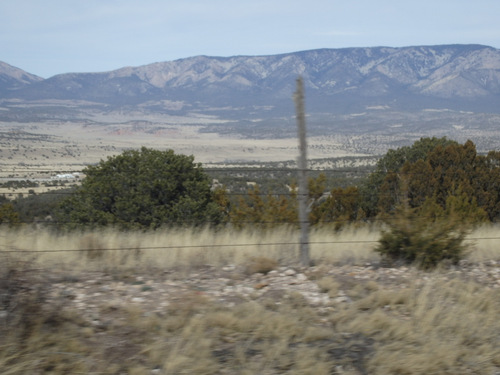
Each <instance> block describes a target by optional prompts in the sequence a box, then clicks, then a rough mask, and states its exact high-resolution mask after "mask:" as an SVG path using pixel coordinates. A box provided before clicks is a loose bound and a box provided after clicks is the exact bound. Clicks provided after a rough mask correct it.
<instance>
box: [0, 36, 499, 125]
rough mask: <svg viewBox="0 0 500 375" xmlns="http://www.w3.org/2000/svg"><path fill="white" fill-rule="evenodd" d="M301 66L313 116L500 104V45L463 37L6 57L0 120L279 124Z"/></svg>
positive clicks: (486, 108) (288, 110)
mask: <svg viewBox="0 0 500 375" xmlns="http://www.w3.org/2000/svg"><path fill="white" fill-rule="evenodd" d="M298 76H302V77H303V79H304V82H305V87H306V110H307V112H308V114H309V115H310V116H312V117H313V118H322V119H324V118H328V116H330V115H331V116H340V115H349V114H357V113H365V112H366V111H370V110H371V111H373V110H374V109H377V110H378V112H377V113H378V114H379V113H380V111H385V112H387V111H392V112H398V113H402V112H415V111H422V110H450V111H458V112H464V111H469V112H474V113H483V114H484V113H487V114H492V113H493V114H498V113H500V50H498V49H495V48H492V47H488V46H482V45H460V44H457V45H438V46H416V47H402V48H391V47H372V48H344V49H317V50H309V51H301V52H293V53H286V54H280V55H270V56H232V57H209V56H195V57H190V58H184V59H179V60H175V61H168V62H157V63H152V64H149V65H144V66H139V67H124V68H120V69H117V70H113V71H109V72H101V73H65V74H59V75H56V76H53V77H50V78H47V79H42V78H40V77H37V76H35V75H33V74H30V73H27V72H24V71H22V70H20V69H18V68H15V67H12V66H10V65H8V64H6V63H2V62H0V109H2V110H1V111H0V120H2V121H14V120H15V121H22V120H23V119H25V116H31V117H30V119H33V116H34V117H35V118H36V117H37V116H39V117H40V118H45V119H46V118H49V117H51V116H52V117H54V118H56V117H58V116H60V117H65V116H66V118H68V116H70V115H72V116H74V115H75V113H76V112H78V111H79V112H78V113H80V114H81V111H84V110H85V108H87V109H88V108H94V109H95V110H99V109H102V110H104V109H105V110H107V111H113V110H118V109H119V110H122V111H123V110H124V109H128V110H132V109H133V110H137V111H143V112H145V113H146V112H147V113H159V114H169V115H180V116H183V115H192V114H197V113H204V114H211V115H213V116H216V117H218V118H221V119H226V120H228V121H229V120H231V121H235V122H241V121H250V122H262V121H269V123H273V124H275V123H277V121H278V120H279V119H282V118H283V116H285V117H287V120H286V121H289V118H290V117H291V116H293V114H294V107H293V101H292V95H293V92H294V90H295V81H296V78H297V77H298ZM33 103H36V108H37V109H36V111H33V110H32V111H29V113H27V112H26V113H24V112H23V111H21V110H19V107H20V105H21V104H31V105H33ZM54 103H57V110H55V109H54V108H55V105H54ZM44 108H45V109H44ZM75 111H76V112H75ZM377 116H378V115H377ZM365 117H366V116H365Z"/></svg>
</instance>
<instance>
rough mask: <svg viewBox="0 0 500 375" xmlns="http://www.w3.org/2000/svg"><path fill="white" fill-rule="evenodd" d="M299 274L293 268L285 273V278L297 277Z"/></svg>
mask: <svg viewBox="0 0 500 375" xmlns="http://www.w3.org/2000/svg"><path fill="white" fill-rule="evenodd" d="M296 273H297V272H296V271H295V270H293V269H291V268H289V269H287V270H286V271H285V272H284V275H285V276H293V275H295V274H296Z"/></svg>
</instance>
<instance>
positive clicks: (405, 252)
mask: <svg viewBox="0 0 500 375" xmlns="http://www.w3.org/2000/svg"><path fill="white" fill-rule="evenodd" d="M386 222H387V225H388V230H385V231H383V232H382V236H381V238H380V240H379V245H378V246H377V247H376V248H375V251H377V252H378V253H380V254H381V256H382V258H383V259H384V260H385V261H388V262H389V263H390V264H394V263H405V264H407V263H414V264H416V265H417V266H418V267H420V268H423V269H431V268H434V267H435V266H437V265H438V264H439V263H441V262H449V263H452V264H456V263H458V261H459V260H460V259H462V257H463V255H464V252H465V251H466V245H465V244H464V239H465V236H466V235H467V233H468V228H469V225H468V224H467V223H466V222H464V221H463V220H461V219H460V218H459V217H458V216H457V215H454V214H452V213H451V214H448V215H429V214H428V213H424V212H422V211H421V210H420V212H417V210H416V209H411V208H408V207H402V208H401V207H400V208H399V209H398V210H397V212H396V214H395V215H394V216H393V217H391V219H389V220H386Z"/></svg>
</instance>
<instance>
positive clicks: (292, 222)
mask: <svg viewBox="0 0 500 375" xmlns="http://www.w3.org/2000/svg"><path fill="white" fill-rule="evenodd" d="M204 169H205V171H206V172H225V173H270V172H287V173H297V169H296V168H268V167H264V168H253V167H251V168H249V167H238V168H204ZM339 170H340V171H342V172H343V173H344V172H348V173H353V174H356V173H359V174H363V175H367V174H368V172H367V171H366V170H360V169H358V168H335V169H331V168H325V169H312V168H308V169H307V171H309V172H319V173H328V172H332V173H338V172H339ZM21 171H25V172H28V171H29V172H33V171H36V172H38V173H42V172H45V173H54V171H53V170H48V169H35V170H33V169H26V170H18V169H15V170H11V171H9V172H10V173H19V172H21ZM3 172H4V173H6V172H5V171H3ZM9 172H7V173H9ZM411 174H412V175H417V174H421V173H411ZM242 178H244V176H243V177H242ZM26 180H31V179H30V178H26ZM63 181H67V180H64V179H63ZM70 181H71V182H74V181H73V180H70ZM1 186H2V184H0V187H1ZM26 188H28V189H29V188H32V187H30V186H28V187H25V188H24V189H26ZM52 188H54V189H56V188H57V189H61V188H62V189H64V187H62V186H57V187H56V186H53V187H52ZM252 189H253V188H252V186H249V187H248V191H246V192H231V191H229V192H226V193H225V194H226V195H227V196H228V197H248V196H249V194H250V193H251V194H252V195H253V196H257V197H269V196H274V197H285V198H297V197H298V196H300V193H298V192H296V191H289V192H278V193H274V192H257V191H255V190H254V191H252ZM12 194H15V191H13V192H0V196H8V195H12ZM40 194H41V193H40ZM43 194H44V195H61V196H71V195H73V194H74V192H72V191H67V190H65V191H57V190H50V191H47V192H44V193H43ZM357 194H358V193H357V192H346V191H340V192H339V193H338V195H337V198H342V197H350V196H354V195H357ZM379 195H380V196H382V197H383V195H384V194H379ZM386 197H391V198H393V196H392V195H391V194H390V193H388V195H387V196H386ZM387 220H388V218H378V217H375V218H370V219H369V222H370V223H381V222H387ZM349 222H351V220H349V219H339V218H335V219H331V220H319V221H317V222H316V223H315V225H328V224H333V223H340V224H346V223H349ZM240 223H241V224H244V225H263V226H274V225H292V226H297V225H299V224H300V221H299V220H287V221H286V222H283V221H281V220H279V221H273V220H257V221H256V220H248V221H245V220H240ZM20 224H27V225H30V224H35V225H50V226H52V225H54V226H60V225H65V224H75V225H76V224H80V223H79V222H72V221H60V220H53V219H43V220H42V219H34V220H23V221H21V223H20ZM192 224H195V222H193V221H192V220H181V219H177V220H176V221H175V222H170V223H169V222H166V223H165V225H166V226H168V225H181V226H187V225H192ZM196 224H197V225H211V224H215V223H214V222H210V221H204V222H202V223H200V222H196ZM466 240H467V241H483V240H500V237H496V236H489V237H468V238H467V239H466ZM377 242H378V240H349V241H340V240H331V241H321V242H314V241H311V242H310V244H311V245H319V244H323V245H336V244H375V243H377ZM299 245H300V241H298V240H297V241H290V242H259V243H230V244H204V245H165V246H146V247H117V248H99V250H100V251H101V250H102V251H137V250H141V251H142V250H145V251H147V250H153V249H157V250H169V249H189V248H197V249H203V248H206V249H209V248H225V247H254V246H261V247H266V246H267V247H270V246H299ZM92 250H94V249H92V248H79V249H39V250H20V249H15V250H14V249H12V250H9V249H7V248H4V249H2V250H1V253H5V254H8V253H18V254H30V253H61V252H87V251H92Z"/></svg>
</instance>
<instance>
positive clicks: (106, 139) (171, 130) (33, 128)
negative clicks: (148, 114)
mask: <svg viewBox="0 0 500 375" xmlns="http://www.w3.org/2000/svg"><path fill="white" fill-rule="evenodd" d="M97 120H99V121H101V120H102V119H101V118H98V119H97ZM113 120H114V121H113ZM120 120H123V121H124V119H120V118H116V116H114V117H112V118H107V121H108V122H107V123H96V124H89V123H88V122H83V123H78V122H68V123H32V124H29V123H28V124H8V123H3V124H2V123H0V146H1V149H0V160H1V162H0V178H6V177H11V178H12V177H13V178H28V177H29V178H49V177H50V176H53V175H55V174H57V173H63V172H64V173H68V172H75V171H81V170H82V169H84V168H85V166H87V165H89V164H95V163H98V162H99V161H100V160H105V159H106V158H107V157H108V156H112V155H117V154H120V153H121V152H123V151H124V150H127V149H131V148H133V149H138V148H140V147H142V146H146V147H150V148H156V149H173V150H174V151H175V152H176V153H179V154H185V155H194V156H195V161H196V162H200V163H204V164H205V163H222V162H231V161H232V162H235V161H237V162H241V161H252V162H253V161H256V162H271V161H290V160H295V158H296V156H297V155H298V150H297V145H298V141H297V139H296V138H285V139H243V138H238V137H237V136H224V135H219V134H216V133H206V132H203V131H202V129H203V128H204V126H203V125H200V123H203V124H205V125H208V124H210V119H206V118H201V119H191V120H192V121H196V123H194V124H189V123H188V124H181V125H179V124H177V123H175V122H176V121H177V122H179V121H180V119H170V120H171V121H172V122H173V123H168V120H169V119H168V118H166V119H151V121H157V122H153V123H150V122H146V123H145V124H143V122H144V121H143V120H137V121H133V120H130V119H128V121H126V122H120ZM207 121H208V122H207ZM213 121H215V120H213ZM308 142H309V149H310V150H309V157H310V158H312V159H321V158H333V157H343V156H358V155H362V154H361V153H359V152H356V151H355V150H353V144H352V142H350V143H349V142H346V139H345V137H343V138H342V137H335V136H332V137H311V138H310V139H309V140H308Z"/></svg>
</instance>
